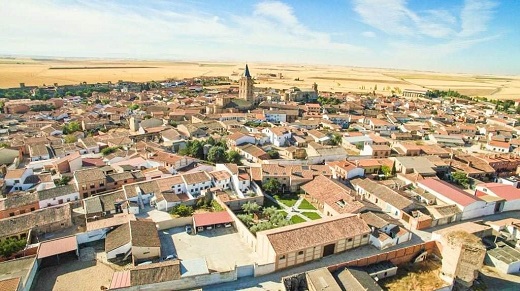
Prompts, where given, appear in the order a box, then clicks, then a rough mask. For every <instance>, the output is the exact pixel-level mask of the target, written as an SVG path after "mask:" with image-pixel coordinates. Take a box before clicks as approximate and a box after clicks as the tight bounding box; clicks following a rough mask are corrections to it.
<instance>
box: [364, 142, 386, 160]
mask: <svg viewBox="0 0 520 291" xmlns="http://www.w3.org/2000/svg"><path fill="white" fill-rule="evenodd" d="M390 152H391V149H390V147H389V146H387V145H369V144H367V145H365V147H364V148H363V150H362V151H361V153H360V154H361V155H362V156H371V157H373V158H376V159H377V158H387V157H389V156H390Z"/></svg>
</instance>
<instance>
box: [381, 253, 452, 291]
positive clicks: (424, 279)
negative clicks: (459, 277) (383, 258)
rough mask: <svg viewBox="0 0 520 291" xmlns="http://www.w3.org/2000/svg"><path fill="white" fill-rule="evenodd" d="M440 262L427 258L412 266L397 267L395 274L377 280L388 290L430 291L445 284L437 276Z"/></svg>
mask: <svg viewBox="0 0 520 291" xmlns="http://www.w3.org/2000/svg"><path fill="white" fill-rule="evenodd" d="M440 269H441V264H440V262H436V261H432V260H427V261H424V262H420V263H417V264H414V265H413V266H403V267H399V269H398V270H397V275H396V276H394V277H390V278H387V279H384V280H381V281H380V282H379V285H380V286H381V287H382V288H383V289H384V290H388V291H430V290H436V289H438V288H440V287H443V286H445V285H447V284H446V282H444V281H443V280H442V279H441V278H439V272H440Z"/></svg>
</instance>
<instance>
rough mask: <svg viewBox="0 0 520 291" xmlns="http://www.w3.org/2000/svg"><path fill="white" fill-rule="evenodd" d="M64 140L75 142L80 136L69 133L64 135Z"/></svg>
mask: <svg viewBox="0 0 520 291" xmlns="http://www.w3.org/2000/svg"><path fill="white" fill-rule="evenodd" d="M63 141H64V142H65V143H75V142H77V141H78V138H77V137H76V136H75V135H73V134H68V135H66V136H64V137H63Z"/></svg>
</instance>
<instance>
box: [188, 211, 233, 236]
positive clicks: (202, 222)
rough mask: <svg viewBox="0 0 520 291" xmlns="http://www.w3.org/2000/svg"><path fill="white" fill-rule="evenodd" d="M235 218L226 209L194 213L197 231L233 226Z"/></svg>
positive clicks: (194, 224) (194, 223) (194, 225)
mask: <svg viewBox="0 0 520 291" xmlns="http://www.w3.org/2000/svg"><path fill="white" fill-rule="evenodd" d="M232 222H233V218H232V217H231V215H229V213H227V212H226V211H219V212H208V213H199V214H195V215H193V228H194V229H195V233H197V232H199V231H203V230H204V229H212V228H215V227H221V226H231V223H232Z"/></svg>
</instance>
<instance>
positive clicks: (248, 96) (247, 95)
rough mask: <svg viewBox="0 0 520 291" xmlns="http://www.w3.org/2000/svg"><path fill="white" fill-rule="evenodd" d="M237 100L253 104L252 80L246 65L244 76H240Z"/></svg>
mask: <svg viewBox="0 0 520 291" xmlns="http://www.w3.org/2000/svg"><path fill="white" fill-rule="evenodd" d="M238 98H240V99H244V100H247V101H251V102H254V95H253V78H251V74H250V73H249V67H248V66H247V64H246V69H245V71H244V75H242V77H241V78H240V81H239V83H238Z"/></svg>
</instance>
